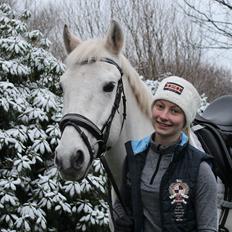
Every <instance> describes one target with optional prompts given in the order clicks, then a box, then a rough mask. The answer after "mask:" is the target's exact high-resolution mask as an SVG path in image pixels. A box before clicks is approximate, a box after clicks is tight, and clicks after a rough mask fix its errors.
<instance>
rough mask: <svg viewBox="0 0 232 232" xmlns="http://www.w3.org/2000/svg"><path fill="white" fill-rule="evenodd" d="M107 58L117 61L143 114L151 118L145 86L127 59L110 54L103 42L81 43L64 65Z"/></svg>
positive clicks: (121, 55) (150, 97)
mask: <svg viewBox="0 0 232 232" xmlns="http://www.w3.org/2000/svg"><path fill="white" fill-rule="evenodd" d="M103 57H108V58H111V59H113V60H116V61H117V60H119V61H118V62H117V63H119V65H120V67H121V69H122V71H123V73H124V76H126V78H127V79H128V82H129V84H130V86H131V89H132V92H133V94H134V96H135V98H136V101H137V103H138V105H139V107H140V109H141V111H142V112H143V113H145V115H147V116H148V117H149V118H150V117H151V103H152V94H151V91H149V89H148V87H147V86H146V84H145V83H144V82H143V81H142V80H141V78H140V76H139V74H138V72H137V71H136V70H135V69H134V68H133V67H132V65H131V64H130V62H129V61H128V59H127V58H126V57H125V56H124V55H123V54H122V53H120V54H119V55H118V56H115V55H113V54H111V53H110V52H109V51H108V50H107V49H106V47H105V41H104V40H96V39H95V40H87V41H83V42H81V43H80V45H78V47H77V48H76V49H74V50H73V51H72V52H71V53H70V54H69V56H68V57H67V59H66V61H65V63H66V64H67V66H69V65H75V64H80V63H81V62H83V61H88V60H89V61H90V60H91V59H92V58H94V59H96V60H100V59H101V58H103Z"/></svg>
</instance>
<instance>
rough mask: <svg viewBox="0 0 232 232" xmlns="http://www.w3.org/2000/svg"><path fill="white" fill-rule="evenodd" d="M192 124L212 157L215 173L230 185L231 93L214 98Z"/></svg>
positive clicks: (231, 177) (231, 162)
mask: <svg viewBox="0 0 232 232" xmlns="http://www.w3.org/2000/svg"><path fill="white" fill-rule="evenodd" d="M193 124H194V126H193V127H192V128H193V131H194V133H195V134H196V135H197V137H198V139H199V141H200V142H201V144H202V147H203V149H204V150H205V152H206V153H208V154H210V155H212V156H213V157H214V160H215V166H216V168H215V172H216V174H217V175H218V176H219V177H220V178H221V180H222V182H223V183H224V184H225V185H228V186H231V187H232V95H226V96H222V97H219V98H217V99H216V100H214V101H213V102H212V103H211V104H210V105H208V107H207V108H206V109H205V111H204V112H203V113H202V114H201V115H199V114H198V115H197V116H196V118H195V120H194V122H193Z"/></svg>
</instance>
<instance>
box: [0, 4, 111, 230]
mask: <svg viewBox="0 0 232 232" xmlns="http://www.w3.org/2000/svg"><path fill="white" fill-rule="evenodd" d="M29 17H30V12H29V11H25V12H23V13H22V14H20V15H19V14H18V13H17V12H15V11H14V10H12V9H11V8H10V7H9V6H8V5H6V4H0V229H1V231H12V232H13V231H17V232H26V231H30V232H33V231H38V232H42V231H62V232H71V231H108V214H107V213H108V207H107V204H106V202H105V201H104V200H103V196H104V195H105V183H106V178H105V176H104V172H103V171H102V167H101V165H100V162H99V160H96V161H95V162H94V165H93V167H94V168H93V169H94V171H93V173H91V174H89V179H91V180H92V182H93V183H94V185H95V186H96V188H98V189H99V190H100V191H101V192H102V194H100V195H99V194H96V193H95V192H94V190H93V187H92V186H91V185H89V183H88V182H87V181H86V180H83V181H82V182H81V183H78V182H64V181H63V180H61V179H60V177H59V175H58V174H57V170H56V168H55V167H54V165H53V159H54V156H53V151H54V149H55V147H56V146H57V143H58V142H59V138H60V130H59V126H58V122H59V120H60V118H61V109H62V98H61V91H60V90H59V87H58V86H59V85H58V82H59V77H60V75H61V74H62V73H63V71H64V68H65V67H64V65H63V64H62V63H61V62H59V61H58V60H57V59H56V58H55V57H53V56H52V54H51V53H50V52H49V50H48V49H49V45H50V44H51V43H50V41H49V40H48V39H47V38H44V36H43V34H42V33H41V32H40V31H39V30H33V31H29V30H28V27H27V20H28V19H29Z"/></svg>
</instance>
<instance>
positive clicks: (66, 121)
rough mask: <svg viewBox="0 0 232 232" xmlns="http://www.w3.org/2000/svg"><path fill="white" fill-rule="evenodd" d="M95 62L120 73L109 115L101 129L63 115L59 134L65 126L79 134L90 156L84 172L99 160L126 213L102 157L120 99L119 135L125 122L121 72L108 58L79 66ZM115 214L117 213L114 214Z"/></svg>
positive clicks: (73, 115) (77, 117)
mask: <svg viewBox="0 0 232 232" xmlns="http://www.w3.org/2000/svg"><path fill="white" fill-rule="evenodd" d="M95 62H106V63H108V64H112V65H114V66H115V67H116V68H117V69H118V71H119V72H120V75H121V77H120V79H119V80H118V85H117V90H116V95H115V99H114V104H113V106H112V109H111V113H110V115H109V117H108V119H107V120H106V122H105V123H104V125H103V127H102V128H101V129H100V128H99V127H98V126H97V125H96V124H95V123H94V122H92V121H91V120H90V119H88V118H86V117H85V116H83V115H81V114H76V113H69V114H65V115H64V116H63V117H62V119H61V121H60V124H59V126H60V130H61V133H63V131H64V129H65V128H66V126H73V127H74V128H75V129H76V130H77V132H78V133H79V135H80V136H81V138H82V139H83V141H84V143H85V145H86V147H87V149H88V151H89V154H90V161H89V164H88V166H87V168H86V172H87V170H88V169H89V167H90V165H91V164H92V161H93V160H94V159H96V158H100V160H101V163H102V164H103V167H104V169H105V171H106V173H107V175H108V178H109V180H110V182H111V184H112V186H113V188H114V190H115V192H116V195H117V197H118V199H119V201H120V202H121V205H122V207H123V208H124V211H125V212H126V213H127V209H126V206H125V203H124V201H123V200H122V197H121V194H120V191H119V188H118V186H117V184H116V181H115V179H114V176H113V174H112V172H111V170H110V168H109V166H108V164H107V161H106V159H105V156H103V154H104V153H105V152H106V151H107V150H109V149H110V147H109V146H107V141H108V138H109V134H110V129H111V124H112V121H113V119H114V116H115V113H116V112H118V113H119V111H118V108H119V105H120V102H121V99H122V101H123V114H122V116H123V120H122V124H121V129H120V134H121V132H122V129H123V125H124V122H125V120H126V96H125V92H124V88H123V81H122V76H123V71H122V69H121V68H120V66H119V65H118V64H117V63H116V62H115V61H114V60H112V59H110V58H105V57H104V58H101V59H98V60H97V59H95V58H91V59H88V60H84V61H82V62H81V63H80V65H85V64H91V63H95ZM81 128H84V129H85V130H87V131H88V132H89V133H90V134H92V135H93V136H94V137H95V139H96V141H97V142H96V143H98V151H97V153H96V154H95V150H94V148H93V145H91V144H90V142H89V139H88V137H87V136H86V134H85V132H84V131H83V130H82V129H81ZM96 143H95V144H96ZM95 144H94V145H95ZM84 176H85V175H84ZM86 179H87V180H88V182H89V183H90V184H91V185H92V186H93V187H95V186H94V184H93V183H92V181H91V180H90V179H89V178H87V177H86ZM95 189H96V188H95ZM97 192H98V191H97ZM109 200H110V201H111V204H109V206H110V210H111V215H112V219H113V213H112V212H113V211H115V210H114V209H113V207H112V200H111V199H109ZM115 213H116V214H117V212H115Z"/></svg>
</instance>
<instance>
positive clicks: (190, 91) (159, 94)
mask: <svg viewBox="0 0 232 232" xmlns="http://www.w3.org/2000/svg"><path fill="white" fill-rule="evenodd" d="M161 99H163V100H167V101H170V102H172V103H175V104H176V105H178V106H179V107H180V108H181V109H182V110H183V111H184V114H185V119H186V125H185V127H189V126H190V124H191V123H192V122H193V120H194V118H195V117H196V113H197V110H198V108H199V107H200V103H201V98H200V95H199V93H198V91H197V90H196V88H195V87H194V86H193V85H192V84H191V83H190V82H189V81H187V80H185V79H184V78H181V77H177V76H170V77H167V78H165V79H163V80H162V81H161V82H160V84H159V86H158V89H157V91H156V93H155V95H154V97H153V103H152V105H153V104H154V103H155V102H156V101H157V100H161Z"/></svg>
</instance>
